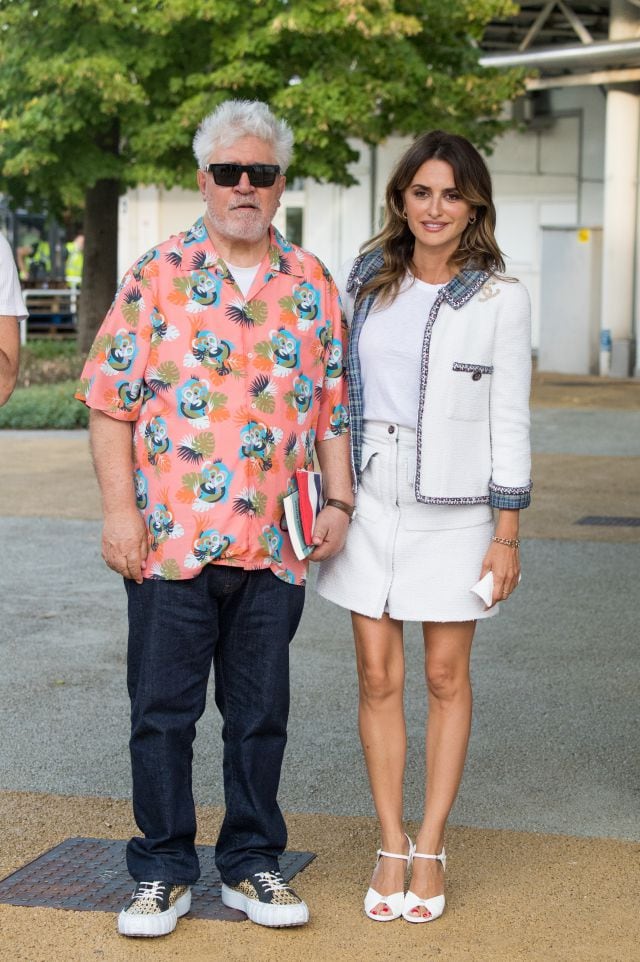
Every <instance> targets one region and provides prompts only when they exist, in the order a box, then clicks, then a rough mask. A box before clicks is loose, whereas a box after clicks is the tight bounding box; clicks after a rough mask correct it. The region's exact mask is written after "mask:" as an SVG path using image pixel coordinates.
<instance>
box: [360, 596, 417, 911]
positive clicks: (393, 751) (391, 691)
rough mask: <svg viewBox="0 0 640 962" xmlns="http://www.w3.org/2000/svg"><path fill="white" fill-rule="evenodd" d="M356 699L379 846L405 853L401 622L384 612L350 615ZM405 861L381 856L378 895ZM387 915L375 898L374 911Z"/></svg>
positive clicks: (400, 881)
mask: <svg viewBox="0 0 640 962" xmlns="http://www.w3.org/2000/svg"><path fill="white" fill-rule="evenodd" d="M351 617H352V622H353V634H354V638H355V645H356V662H357V666H358V682H359V687H360V702H359V709H358V723H359V729H360V740H361V742H362V749H363V752H364V758H365V762H366V765H367V771H368V773H369V782H370V785H371V793H372V795H373V801H374V805H375V808H376V812H377V815H378V819H379V821H380V833H381V841H382V846H381V847H382V848H383V849H384V850H385V851H387V852H396V853H398V854H401V855H403V854H408V845H407V840H406V838H405V837H404V830H403V827H402V824H403V823H402V783H403V779H404V766H405V756H406V751H407V734H406V726H405V719H404V704H403V693H404V648H403V638H402V622H401V621H394V620H393V619H391V618H389V616H388V615H383V616H382V618H381V619H380V620H379V621H378V620H376V619H374V618H366V617H365V616H364V615H358V614H355V613H353V614H352V616H351ZM405 871H406V862H404V861H402V860H400V859H392V858H381V859H380V861H379V862H378V865H377V866H376V869H375V871H374V873H373V878H372V880H371V886H372V888H374V889H375V890H376V892H380V894H381V895H391V894H392V893H394V892H400V891H402V889H403V887H404V877H405ZM374 912H375V913H376V914H379V915H388V914H390V909H389V908H388V906H387V905H386V904H385V903H383V902H380V903H379V904H378V905H377V906H376V907H375V909H374Z"/></svg>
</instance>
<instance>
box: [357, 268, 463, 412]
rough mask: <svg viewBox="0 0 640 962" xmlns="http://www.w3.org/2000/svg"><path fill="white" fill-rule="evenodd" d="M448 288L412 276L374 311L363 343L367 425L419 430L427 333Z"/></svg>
mask: <svg viewBox="0 0 640 962" xmlns="http://www.w3.org/2000/svg"><path fill="white" fill-rule="evenodd" d="M443 286H444V285H442V284H426V283H425V282H424V281H420V280H418V279H417V278H415V279H414V278H412V277H407V278H406V279H405V281H403V284H402V287H401V288H400V291H399V293H398V295H397V296H396V298H395V300H394V301H393V302H392V303H391V304H386V305H384V306H383V307H380V308H376V307H375V306H374V307H373V308H372V310H371V311H370V312H369V314H368V316H367V320H366V323H365V324H364V325H363V328H362V331H361V332H360V339H359V341H358V354H359V356H360V369H361V372H362V398H363V412H362V413H363V417H364V418H365V419H366V420H368V421H390V422H392V423H394V424H399V425H400V426H401V427H406V428H412V429H414V430H415V427H416V422H417V419H418V406H419V402H420V367H421V362H422V342H423V340H424V330H425V327H426V324H427V320H428V318H429V311H430V310H431V308H432V307H433V304H434V301H435V299H436V297H437V296H438V292H439V291H440V289H441V288H442V287H443Z"/></svg>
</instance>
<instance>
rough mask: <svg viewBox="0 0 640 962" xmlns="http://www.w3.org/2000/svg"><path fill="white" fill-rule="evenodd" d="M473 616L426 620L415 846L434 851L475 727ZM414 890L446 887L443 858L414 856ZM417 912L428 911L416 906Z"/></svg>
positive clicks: (421, 893) (422, 894)
mask: <svg viewBox="0 0 640 962" xmlns="http://www.w3.org/2000/svg"><path fill="white" fill-rule="evenodd" d="M475 627H476V623H475V621H460V622H449V623H439V622H425V623H424V624H423V626H422V631H423V635H424V642H425V672H426V679H427V689H428V693H429V717H428V721H427V785H426V806H425V813H424V819H423V821H422V825H421V827H420V831H419V832H418V837H417V839H416V851H418V852H423V853H424V854H427V855H436V854H439V853H440V852H441V851H442V847H443V845H444V830H445V825H446V823H447V819H448V817H449V812H450V811H451V808H452V806H453V803H454V801H455V798H456V795H457V793H458V788H459V786H460V780H461V778H462V771H463V768H464V762H465V758H466V754H467V746H468V744H469V734H470V731H471V708H472V695H471V681H470V678H469V658H470V655H471V642H472V641H473V635H474V631H475ZM411 891H412V892H413V893H414V894H415V895H417V896H418V897H419V898H422V899H427V898H433V897H434V896H435V895H440V894H441V893H442V892H444V870H443V868H442V865H441V863H440V862H434V861H430V860H429V861H427V860H426V859H416V860H415V862H414V863H413V875H412V878H411ZM415 912H416V913H417V914H422V915H424V914H426V912H425V910H424V907H421V906H418V908H416V910H415Z"/></svg>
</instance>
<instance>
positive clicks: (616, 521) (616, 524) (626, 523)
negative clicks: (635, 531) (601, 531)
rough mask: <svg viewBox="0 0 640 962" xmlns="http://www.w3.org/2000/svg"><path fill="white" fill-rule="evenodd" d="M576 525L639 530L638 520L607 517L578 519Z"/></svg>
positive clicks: (590, 515)
mask: <svg viewBox="0 0 640 962" xmlns="http://www.w3.org/2000/svg"><path fill="white" fill-rule="evenodd" d="M575 523H576V524H594V525H596V524H597V525H602V526H603V527H612V528H640V518H616V517H608V516H607V515H592V514H589V515H586V517H584V518H580V520H579V521H576V522H575Z"/></svg>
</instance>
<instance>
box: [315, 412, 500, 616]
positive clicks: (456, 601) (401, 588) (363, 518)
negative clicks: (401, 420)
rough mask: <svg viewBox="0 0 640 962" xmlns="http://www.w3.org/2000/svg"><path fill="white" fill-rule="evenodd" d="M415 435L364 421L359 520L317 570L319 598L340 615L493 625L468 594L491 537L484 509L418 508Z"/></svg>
mask: <svg viewBox="0 0 640 962" xmlns="http://www.w3.org/2000/svg"><path fill="white" fill-rule="evenodd" d="M415 473H416V432H415V431H412V430H410V429H409V428H404V427H399V426H398V425H397V424H390V423H384V422H381V421H365V422H364V426H363V445H362V476H361V479H360V484H359V486H358V493H357V496H356V516H355V518H354V520H353V522H352V523H351V524H350V525H349V533H348V535H347V541H346V544H345V546H344V548H343V549H342V551H341V552H340V554H338V555H336V556H335V557H333V558H330V559H329V560H328V561H323V562H321V563H320V564H319V565H318V568H319V571H318V578H317V583H316V587H317V591H318V593H319V594H320V595H322V597H323V598H327V599H328V600H329V601H333V602H334V603H335V604H337V605H341V606H342V607H343V608H349V609H350V610H351V611H355V612H358V613H359V614H362V615H367V616H368V617H369V618H381V617H382V615H383V614H384V613H385V612H387V613H388V614H389V616H390V617H391V618H395V619H398V620H399V621H475V620H476V619H479V618H490V617H492V616H493V615H495V614H497V612H498V608H499V606H498V605H494V607H493V608H486V607H485V605H484V602H483V601H482V600H481V599H480V598H478V596H477V595H476V594H474V592H472V591H471V590H470V589H471V586H472V585H474V584H475V583H476V582H477V581H478V579H479V578H480V569H481V567H482V559H483V558H484V556H485V554H486V551H487V549H488V547H489V544H490V542H491V538H492V536H493V531H494V525H493V512H492V509H491V508H490V507H489V505H488V504H475V505H439V504H421V503H420V502H418V501H416V498H415V493H414V481H415Z"/></svg>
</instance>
